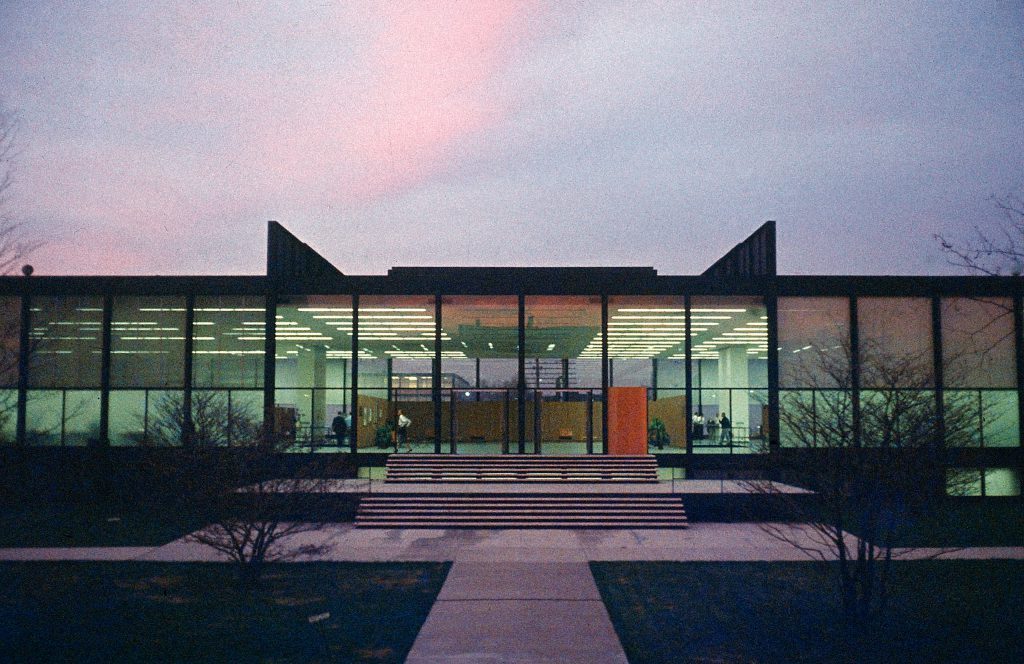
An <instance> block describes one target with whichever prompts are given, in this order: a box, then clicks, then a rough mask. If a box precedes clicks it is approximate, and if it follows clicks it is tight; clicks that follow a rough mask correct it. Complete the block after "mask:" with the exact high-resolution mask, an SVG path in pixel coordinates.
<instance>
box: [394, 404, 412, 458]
mask: <svg viewBox="0 0 1024 664" xmlns="http://www.w3.org/2000/svg"><path fill="white" fill-rule="evenodd" d="M396 424H397V425H398V426H397V427H396V428H395V430H396V433H397V435H396V436H395V452H398V446H399V445H403V446H405V448H406V450H405V451H406V452H412V445H410V444H409V425H410V424H412V420H410V419H409V418H408V417H406V416H405V414H404V413H402V411H401V410H399V411H398V418H397V422H396Z"/></svg>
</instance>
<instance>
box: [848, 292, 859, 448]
mask: <svg viewBox="0 0 1024 664" xmlns="http://www.w3.org/2000/svg"><path fill="white" fill-rule="evenodd" d="M850 404H851V405H852V406H853V422H852V424H853V446H854V447H860V439H861V430H860V331H859V328H858V326H857V297H856V296H854V295H851V296H850Z"/></svg>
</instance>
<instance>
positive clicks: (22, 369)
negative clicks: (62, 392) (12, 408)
mask: <svg viewBox="0 0 1024 664" xmlns="http://www.w3.org/2000/svg"><path fill="white" fill-rule="evenodd" d="M26 278H27V277H26ZM31 325H32V296H31V295H30V294H29V293H28V292H27V289H26V292H25V293H24V294H23V295H22V296H21V330H19V334H18V343H19V345H18V421H17V424H16V426H17V431H16V434H15V437H16V439H17V443H18V445H19V446H21V445H25V444H26V441H25V415H26V412H27V410H28V372H29V355H30V353H31V351H32V347H31V344H33V343H35V341H34V340H33V339H32V337H31V335H30V334H29V331H30V330H31V329H32V328H31Z"/></svg>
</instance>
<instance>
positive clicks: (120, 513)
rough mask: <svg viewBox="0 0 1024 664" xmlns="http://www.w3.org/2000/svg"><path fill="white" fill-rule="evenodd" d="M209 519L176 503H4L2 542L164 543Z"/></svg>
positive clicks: (33, 544) (47, 544) (12, 544)
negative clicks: (191, 516)
mask: <svg viewBox="0 0 1024 664" xmlns="http://www.w3.org/2000/svg"><path fill="white" fill-rule="evenodd" d="M207 522H208V521H207V520H206V519H205V518H204V517H202V516H201V515H199V514H196V515H195V516H194V517H193V518H189V516H188V514H187V512H186V511H184V510H182V509H181V508H180V507H172V506H168V507H166V508H157V507H152V506H136V505H103V504H63V503H53V502H35V503H33V502H26V503H21V504H14V505H12V504H5V505H3V506H0V546H5V547H16V546H29V547H61V546H160V545H163V544H167V543H168V542H171V541H173V540H175V539H178V538H179V537H182V536H183V535H186V534H187V533H189V532H192V531H193V530H196V529H198V528H200V527H202V526H203V525H205V524H206V523H207Z"/></svg>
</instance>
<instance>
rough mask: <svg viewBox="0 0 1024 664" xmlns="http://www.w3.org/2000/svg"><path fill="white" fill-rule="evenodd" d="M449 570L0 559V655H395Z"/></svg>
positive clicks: (272, 658) (279, 658)
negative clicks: (241, 578) (243, 576)
mask: <svg viewBox="0 0 1024 664" xmlns="http://www.w3.org/2000/svg"><path fill="white" fill-rule="evenodd" d="M449 567H450V563H292V564H279V565H270V566H268V568H267V570H266V573H265V575H264V579H263V582H262V584H261V585H260V587H259V588H257V589H255V590H252V591H248V592H247V591H243V590H241V589H240V588H239V587H238V585H237V584H236V582H235V569H234V567H233V566H231V565H225V564H213V563H206V564H204V563H44V562H31V563H0V644H3V648H2V650H0V661H13V662H228V661H232V662H401V661H403V660H404V658H405V656H406V655H407V654H408V652H409V649H410V648H411V647H412V644H413V641H414V640H415V638H416V634H417V633H418V632H419V629H420V627H421V626H422V624H423V622H424V621H425V620H426V617H427V614H428V613H429V611H430V607H431V605H432V604H433V602H434V598H435V597H436V596H437V593H438V592H440V590H441V586H442V584H443V583H444V579H445V576H446V575H447V573H448V569H449ZM325 614H327V615H325ZM313 616H320V619H319V620H313V622H310V618H311V617H313Z"/></svg>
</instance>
